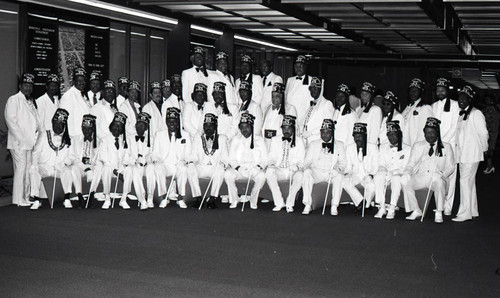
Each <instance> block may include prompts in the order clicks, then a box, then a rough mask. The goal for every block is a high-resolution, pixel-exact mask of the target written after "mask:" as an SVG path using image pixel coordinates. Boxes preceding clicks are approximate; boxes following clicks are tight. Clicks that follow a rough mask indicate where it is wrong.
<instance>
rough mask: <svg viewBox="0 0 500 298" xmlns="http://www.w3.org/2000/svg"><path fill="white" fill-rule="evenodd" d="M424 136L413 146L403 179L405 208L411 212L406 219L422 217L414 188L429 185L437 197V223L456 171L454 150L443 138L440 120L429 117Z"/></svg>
mask: <svg viewBox="0 0 500 298" xmlns="http://www.w3.org/2000/svg"><path fill="white" fill-rule="evenodd" d="M403 137H404V135H403ZM424 137H425V140H423V141H418V142H416V143H415V144H414V145H413V147H412V148H411V151H410V159H409V160H408V163H407V164H406V168H405V170H404V172H403V177H402V178H401V183H402V185H403V192H404V196H405V209H406V212H412V213H411V214H410V215H409V216H407V217H406V219H408V220H415V219H417V218H419V217H421V216H422V210H421V209H420V207H419V206H418V202H417V198H416V196H415V190H418V189H423V188H428V187H430V188H431V190H432V191H433V192H434V198H435V200H436V211H435V215H434V222H436V223H442V222H443V209H444V198H445V193H446V178H447V177H448V176H450V175H451V174H452V173H453V171H454V169H453V168H454V166H455V165H456V163H455V153H454V152H453V149H452V148H451V145H450V144H448V143H443V142H442V141H441V135H440V133H439V119H436V118H433V117H429V118H427V121H426V124H425V127H424Z"/></svg>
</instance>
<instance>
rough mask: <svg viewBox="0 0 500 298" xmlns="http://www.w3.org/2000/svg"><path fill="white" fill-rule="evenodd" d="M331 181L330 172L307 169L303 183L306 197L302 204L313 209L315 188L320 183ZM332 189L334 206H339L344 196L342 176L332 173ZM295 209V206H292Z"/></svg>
mask: <svg viewBox="0 0 500 298" xmlns="http://www.w3.org/2000/svg"><path fill="white" fill-rule="evenodd" d="M329 179H330V174H329V171H324V170H319V169H306V170H304V181H303V182H302V190H303V192H304V196H303V198H302V203H303V204H304V205H305V206H310V207H312V191H313V186H314V184H316V183H319V182H328V180H329ZM330 183H331V184H332V185H331V186H330V187H331V188H332V203H331V204H332V206H338V205H339V203H340V196H341V195H342V175H340V174H338V173H336V172H335V173H332V176H331V180H330ZM291 206H292V207H293V205H291Z"/></svg>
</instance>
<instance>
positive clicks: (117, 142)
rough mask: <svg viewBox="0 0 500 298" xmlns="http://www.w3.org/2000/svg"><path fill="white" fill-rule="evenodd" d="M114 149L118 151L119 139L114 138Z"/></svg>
mask: <svg viewBox="0 0 500 298" xmlns="http://www.w3.org/2000/svg"><path fill="white" fill-rule="evenodd" d="M115 147H116V149H120V138H115Z"/></svg>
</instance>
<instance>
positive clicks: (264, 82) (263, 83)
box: [262, 76, 267, 87]
mask: <svg viewBox="0 0 500 298" xmlns="http://www.w3.org/2000/svg"><path fill="white" fill-rule="evenodd" d="M266 80H267V76H265V77H264V80H263V81H262V86H264V87H266Z"/></svg>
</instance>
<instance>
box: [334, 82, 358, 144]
mask: <svg viewBox="0 0 500 298" xmlns="http://www.w3.org/2000/svg"><path fill="white" fill-rule="evenodd" d="M349 93H350V90H349V87H347V85H345V84H340V85H339V86H338V87H337V92H336V93H335V111H334V112H333V120H334V121H335V122H336V123H337V124H336V126H335V127H336V129H335V130H336V133H335V140H336V141H339V142H342V144H344V146H345V147H347V146H348V145H349V144H352V143H353V142H354V139H353V136H352V134H351V132H352V130H353V128H354V123H356V122H357V121H358V116H357V115H356V113H355V112H354V110H353V109H351V106H350V103H349V98H348V96H349Z"/></svg>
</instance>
